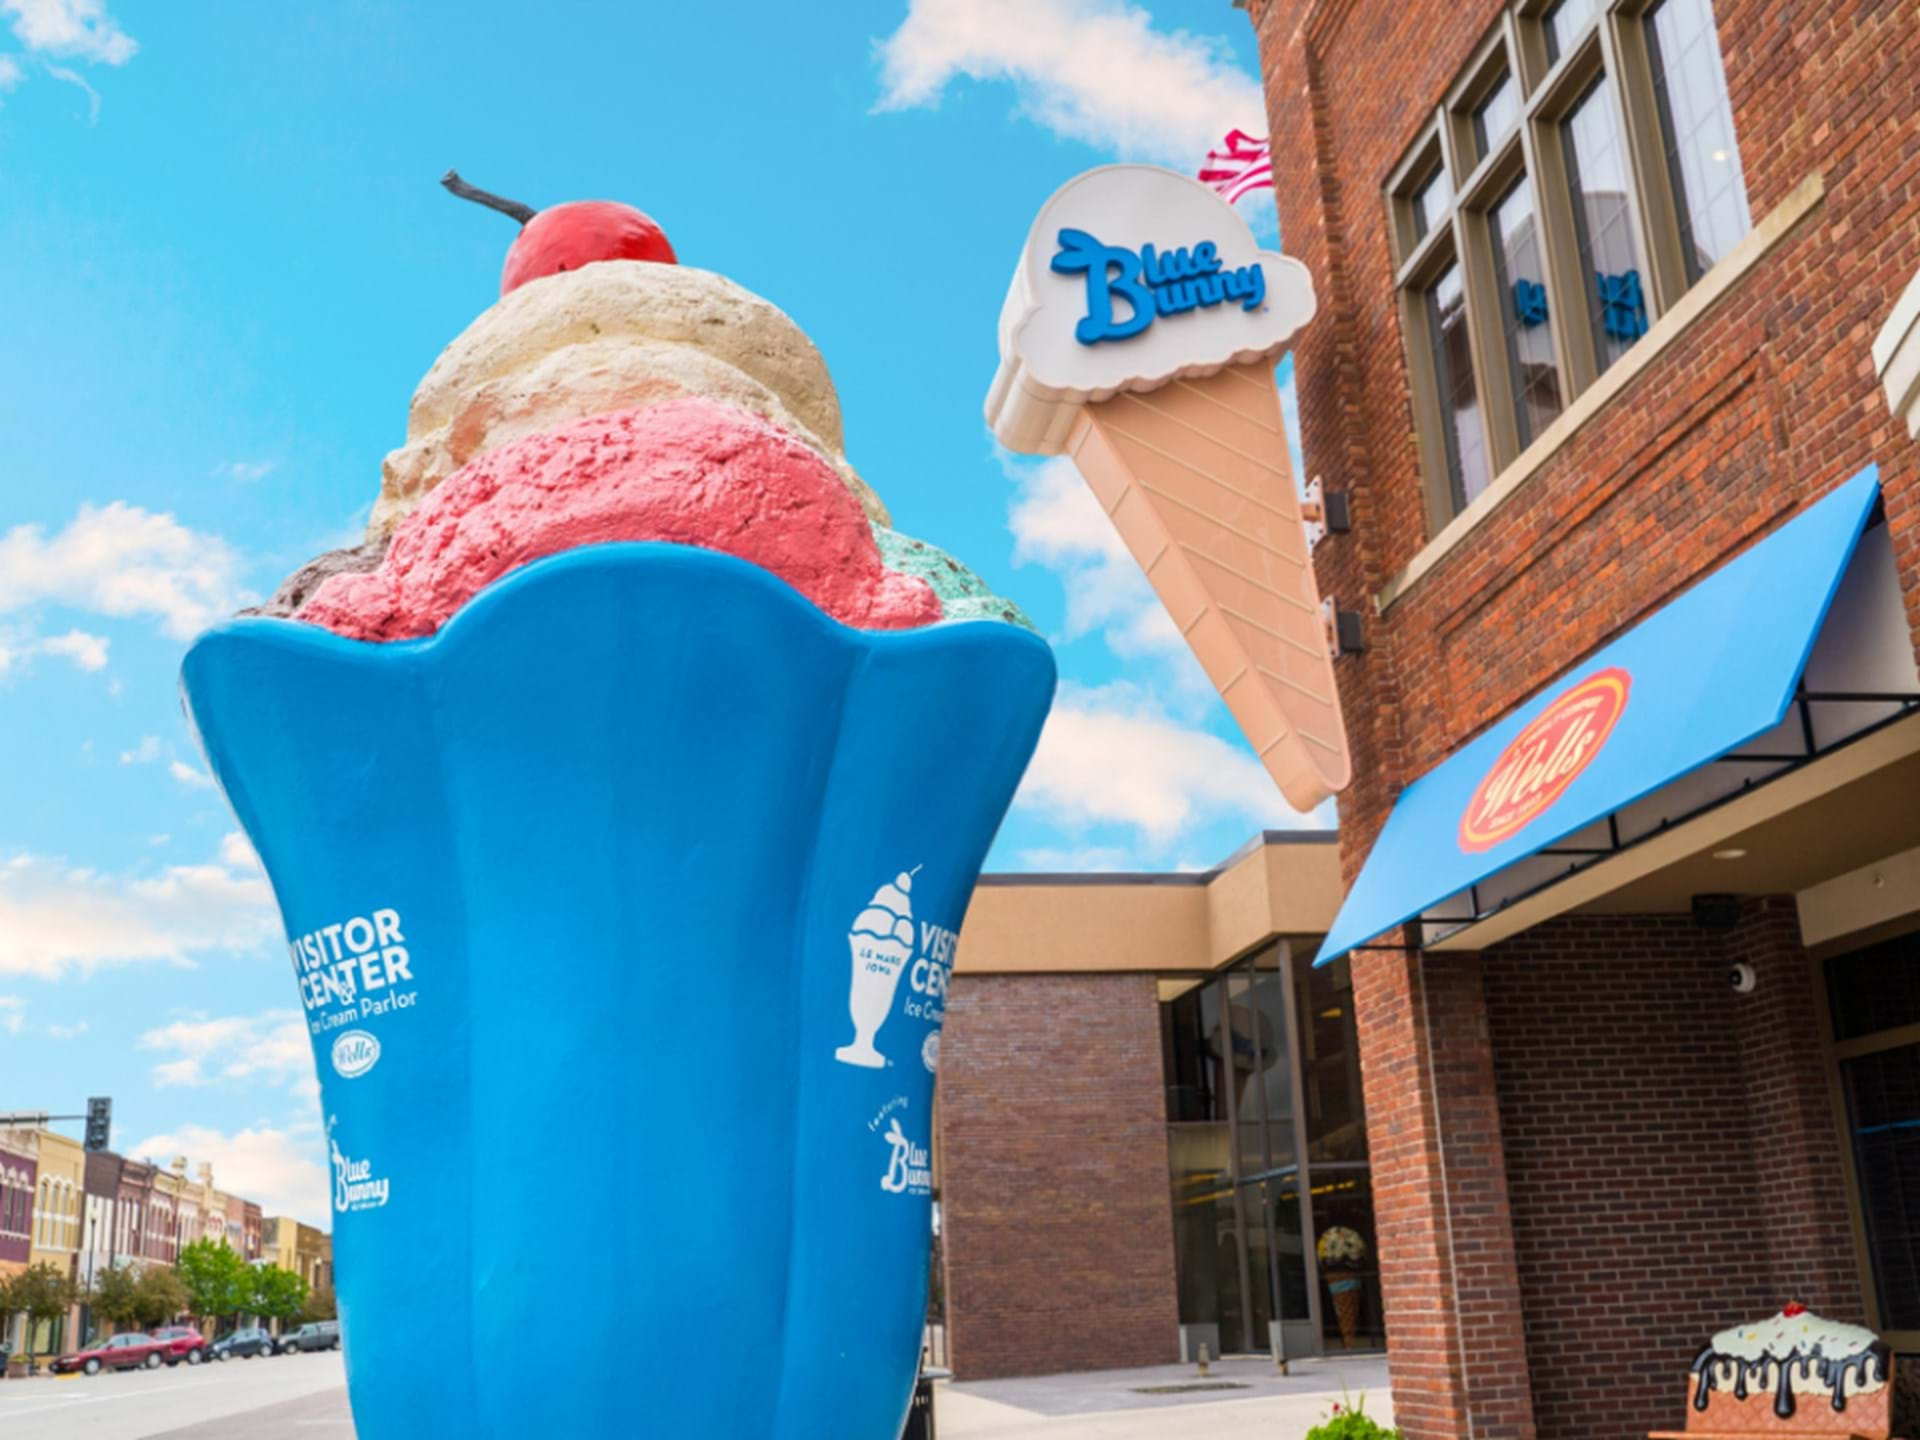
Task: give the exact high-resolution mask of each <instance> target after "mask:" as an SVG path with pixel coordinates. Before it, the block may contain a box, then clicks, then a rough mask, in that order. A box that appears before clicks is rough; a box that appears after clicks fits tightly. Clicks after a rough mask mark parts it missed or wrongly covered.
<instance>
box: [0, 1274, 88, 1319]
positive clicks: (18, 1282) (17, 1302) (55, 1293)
mask: <svg viewBox="0 0 1920 1440" xmlns="http://www.w3.org/2000/svg"><path fill="white" fill-rule="evenodd" d="M73 1301H74V1294H73V1285H72V1283H71V1282H70V1281H69V1280H68V1279H67V1277H66V1276H64V1275H62V1274H61V1273H60V1272H59V1271H58V1270H56V1269H54V1268H53V1266H51V1265H49V1264H47V1263H46V1262H45V1261H44V1260H43V1261H41V1262H40V1263H39V1264H38V1265H35V1266H34V1267H33V1268H32V1269H30V1270H23V1271H22V1272H21V1273H20V1274H18V1275H16V1276H14V1277H13V1280H12V1282H11V1283H9V1284H8V1286H7V1309H8V1311H9V1312H10V1313H12V1314H24V1315H25V1316H26V1317H27V1318H28V1319H29V1320H33V1321H35V1322H36V1323H37V1322H40V1321H46V1320H58V1319H59V1318H60V1317H61V1316H62V1315H64V1314H66V1313H67V1307H69V1306H70V1305H72V1304H73Z"/></svg>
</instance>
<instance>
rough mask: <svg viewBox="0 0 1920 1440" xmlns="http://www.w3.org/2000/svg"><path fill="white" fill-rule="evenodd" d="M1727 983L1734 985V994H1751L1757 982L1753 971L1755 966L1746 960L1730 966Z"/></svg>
mask: <svg viewBox="0 0 1920 1440" xmlns="http://www.w3.org/2000/svg"><path fill="white" fill-rule="evenodd" d="M1727 983H1728V984H1729V985H1731V986H1733V993H1734V994H1736V995H1751V994H1752V993H1753V987H1754V985H1755V984H1756V983H1757V981H1756V980H1755V977H1754V973H1753V966H1751V965H1749V964H1747V963H1746V962H1745V961H1742V962H1741V963H1740V964H1738V965H1730V966H1728V967H1727Z"/></svg>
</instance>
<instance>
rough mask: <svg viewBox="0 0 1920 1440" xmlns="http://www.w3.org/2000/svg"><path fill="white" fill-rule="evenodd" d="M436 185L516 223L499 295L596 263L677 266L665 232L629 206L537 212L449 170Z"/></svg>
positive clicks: (571, 205)
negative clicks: (517, 232) (516, 236)
mask: <svg viewBox="0 0 1920 1440" xmlns="http://www.w3.org/2000/svg"><path fill="white" fill-rule="evenodd" d="M440 183H441V184H442V185H444V186H446V187H447V189H449V190H451V191H452V192H453V193H454V194H455V195H458V196H459V197H460V198H461V199H462V200H471V201H473V202H474V203H475V204H478V205H485V206H486V207H487V208H488V209H490V210H498V211H499V212H500V213H501V214H503V215H511V216H512V217H513V218H514V219H516V220H518V221H519V222H520V238H519V239H517V240H515V241H514V242H513V247H512V248H511V249H510V250H508V251H507V263H506V265H505V267H504V268H502V270H501V272H500V293H501V294H502V295H505V294H506V293H507V292H508V291H510V290H515V289H518V288H519V287H520V286H522V285H524V284H526V283H527V281H529V280H538V279H540V278H541V277H542V276H543V275H558V274H559V273H560V272H561V271H562V270H578V269H579V268H580V267H581V266H582V265H591V264H593V263H594V262H595V261H596V260H650V261H653V262H654V263H656V264H660V265H674V264H678V263H679V261H678V258H677V257H676V256H675V255H674V253H673V246H672V245H671V244H669V243H668V241H667V233H666V231H664V230H662V229H661V228H660V227H659V226H658V225H656V224H654V223H653V220H652V218H651V217H649V216H647V215H645V214H642V213H641V212H640V211H638V210H636V209H634V208H633V206H631V205H622V204H621V203H620V202H619V201H617V200H570V201H568V202H567V203H566V204H564V205H554V206H552V207H550V208H548V209H546V210H541V211H538V212H536V211H535V210H534V208H533V207H532V206H531V205H522V204H521V203H520V202H519V201H518V200H507V199H503V198H502V197H500V196H498V195H494V194H491V193H489V192H488V191H485V190H481V189H478V188H476V187H475V186H472V185H469V184H468V183H467V182H466V181H464V180H462V179H461V178H460V176H459V173H458V172H457V171H453V170H449V171H448V172H447V173H446V174H445V175H443V176H442V177H441V179H440Z"/></svg>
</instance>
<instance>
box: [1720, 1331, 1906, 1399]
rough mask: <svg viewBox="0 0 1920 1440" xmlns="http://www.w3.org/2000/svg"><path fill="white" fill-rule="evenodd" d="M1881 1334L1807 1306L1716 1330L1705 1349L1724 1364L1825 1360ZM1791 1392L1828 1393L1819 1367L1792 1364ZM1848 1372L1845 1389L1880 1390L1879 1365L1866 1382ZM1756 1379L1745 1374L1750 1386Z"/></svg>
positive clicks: (1855, 1351)
mask: <svg viewBox="0 0 1920 1440" xmlns="http://www.w3.org/2000/svg"><path fill="white" fill-rule="evenodd" d="M1879 1339H1880V1337H1879V1336H1878V1335H1876V1334H1874V1332H1873V1331H1871V1330H1868V1329H1866V1328H1864V1327H1863V1326H1859V1325H1848V1324H1845V1323H1843V1322H1842V1321H1839V1320H1828V1319H1826V1318H1825V1317H1824V1316H1820V1315H1815V1314H1814V1313H1813V1312H1812V1311H1811V1310H1803V1311H1801V1312H1800V1313H1799V1314H1798V1315H1788V1314H1785V1313H1784V1312H1783V1313H1781V1314H1778V1315H1773V1316H1769V1317H1768V1318H1767V1319H1765V1320H1757V1321H1755V1322H1753V1323H1752V1324H1750V1325H1735V1326H1733V1327H1731V1328H1730V1329H1726V1330H1722V1331H1721V1332H1720V1333H1719V1334H1717V1335H1715V1336H1714V1337H1713V1339H1712V1341H1711V1342H1710V1346H1709V1348H1711V1350H1712V1351H1713V1357H1714V1363H1715V1365H1716V1366H1722V1365H1724V1364H1725V1362H1730V1361H1734V1360H1744V1361H1746V1362H1747V1363H1748V1364H1752V1363H1754V1362H1755V1361H1760V1360H1771V1361H1776V1362H1777V1361H1782V1360H1789V1359H1791V1360H1796V1361H1797V1360H1801V1359H1811V1358H1814V1357H1816V1356H1817V1357H1819V1358H1822V1359H1826V1360H1845V1359H1848V1358H1850V1357H1852V1356H1855V1355H1859V1354H1860V1353H1862V1352H1863V1351H1865V1350H1868V1349H1871V1348H1872V1347H1873V1346H1874V1345H1875V1344H1877V1343H1878V1341H1879ZM1730 1369H1731V1366H1730V1365H1726V1366H1725V1368H1723V1369H1722V1370H1721V1374H1720V1376H1719V1378H1720V1380H1721V1381H1722V1382H1723V1388H1724V1387H1725V1385H1727V1384H1730V1381H1731V1377H1730V1375H1729V1374H1728V1373H1727V1372H1728V1370H1730ZM1790 1373H1791V1377H1792V1382H1793V1389H1794V1393H1795V1394H1797V1395H1811V1394H1820V1395H1824V1394H1828V1393H1830V1386H1828V1385H1824V1384H1822V1383H1821V1381H1820V1374H1819V1370H1818V1367H1816V1366H1806V1367H1804V1368H1803V1367H1801V1366H1799V1365H1797V1364H1796V1365H1794V1366H1793V1367H1792V1369H1791V1372H1790ZM1858 1373H1859V1372H1857V1371H1856V1372H1855V1373H1854V1376H1852V1377H1849V1379H1848V1381H1847V1393H1848V1394H1850V1395H1858V1394H1863V1393H1866V1392H1868V1391H1873V1390H1878V1389H1880V1388H1881V1387H1882V1386H1884V1385H1885V1384H1886V1383H1887V1377H1886V1374H1885V1371H1884V1368H1883V1367H1876V1368H1875V1370H1874V1378H1873V1379H1872V1380H1871V1381H1869V1382H1868V1383H1866V1384H1860V1383H1857V1379H1856V1377H1857V1375H1858ZM1753 1385H1754V1382H1753V1380H1752V1379H1749V1381H1748V1386H1749V1389H1750V1390H1751V1389H1752V1388H1753ZM1765 1388H1766V1389H1767V1390H1768V1391H1771V1390H1772V1389H1773V1384H1772V1382H1771V1379H1769V1380H1768V1381H1767V1383H1766V1386H1765Z"/></svg>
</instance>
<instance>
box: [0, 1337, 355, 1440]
mask: <svg viewBox="0 0 1920 1440" xmlns="http://www.w3.org/2000/svg"><path fill="white" fill-rule="evenodd" d="M345 1386H346V1371H345V1370H344V1369H343V1368H342V1366H341V1364H340V1355H339V1352H338V1351H328V1352H323V1353H321V1354H318V1355H284V1356H277V1357H275V1358H273V1359H268V1360H229V1361H227V1362H226V1363H225V1364H221V1365H199V1366H193V1367H189V1366H186V1365H181V1366H177V1367H175V1368H174V1369H172V1370H129V1371H126V1372H125V1373H123V1374H118V1375H95V1376H92V1377H90V1378H89V1377H87V1376H84V1375H82V1376H75V1377H73V1378H72V1379H58V1380H56V1379H52V1378H42V1379H37V1380H8V1381H5V1382H0V1437H4V1440H159V1437H162V1436H165V1437H168V1440H186V1437H189V1436H191V1437H192V1440H215V1437H218V1440H242V1437H245V1440H258V1437H267V1436H272V1437H281V1436H288V1437H295V1440H353V1426H352V1424H351V1423H350V1422H349V1421H348V1420H347V1392H346V1389H345Z"/></svg>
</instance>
